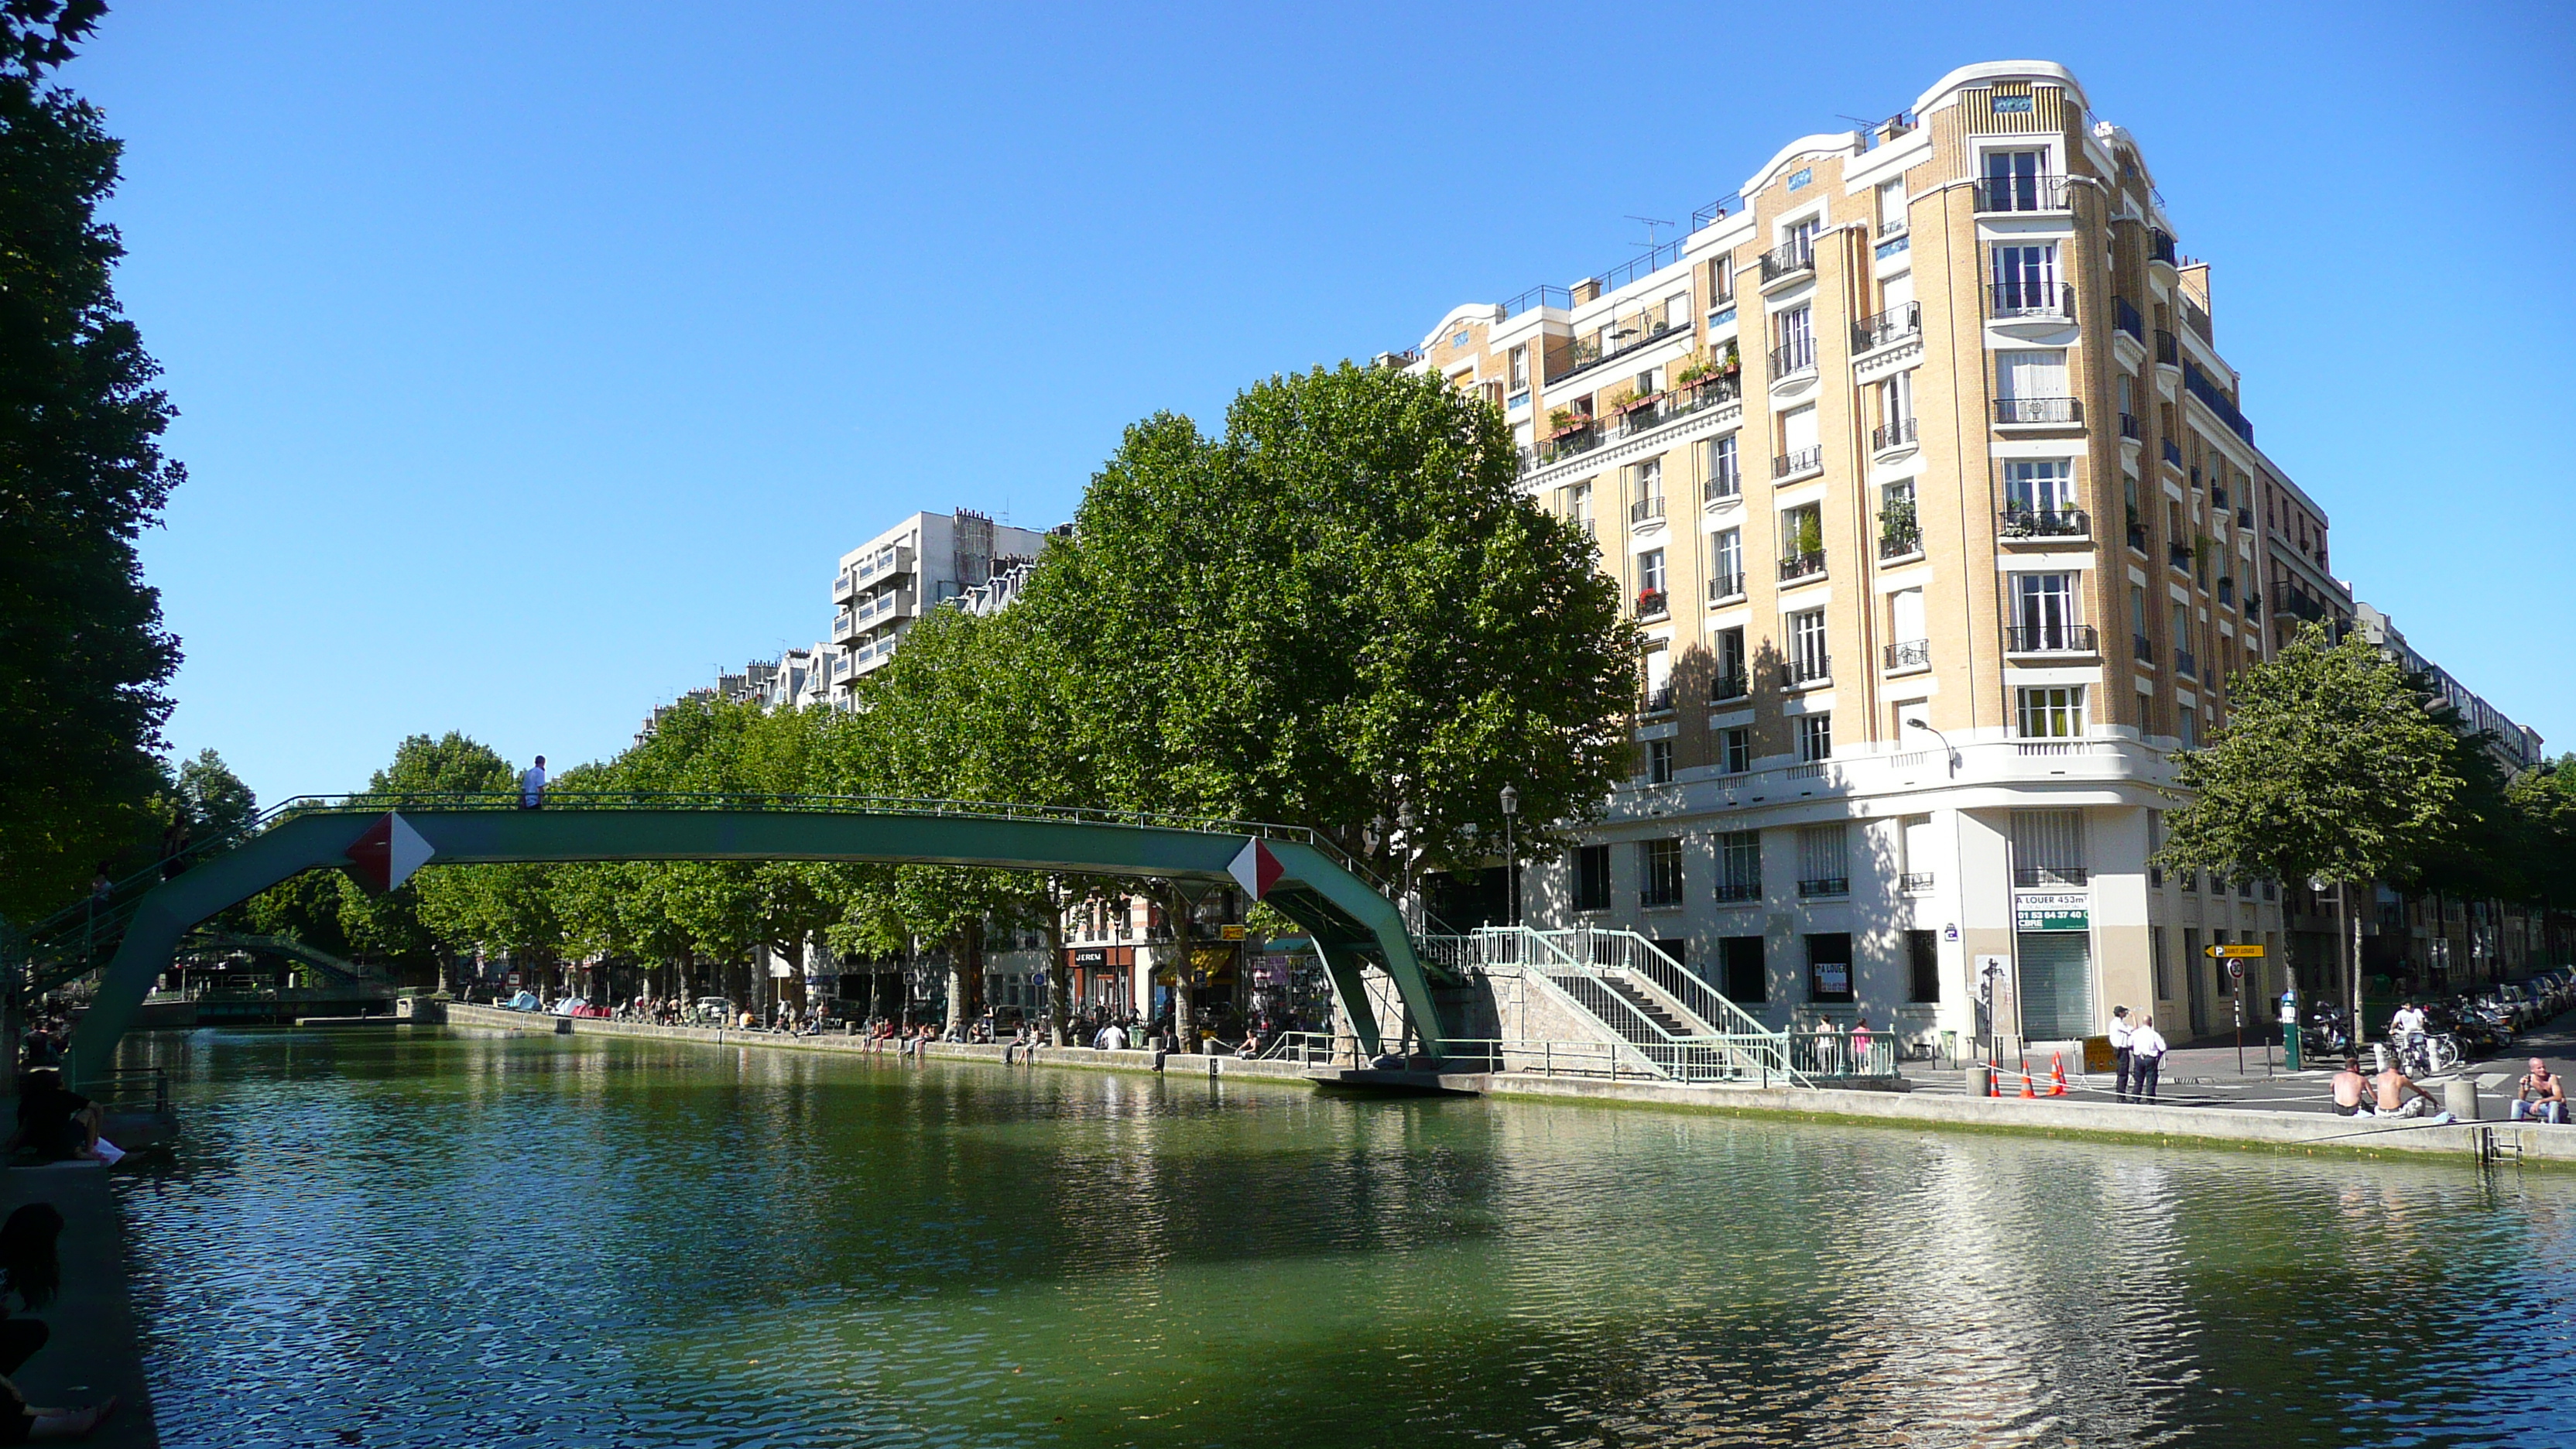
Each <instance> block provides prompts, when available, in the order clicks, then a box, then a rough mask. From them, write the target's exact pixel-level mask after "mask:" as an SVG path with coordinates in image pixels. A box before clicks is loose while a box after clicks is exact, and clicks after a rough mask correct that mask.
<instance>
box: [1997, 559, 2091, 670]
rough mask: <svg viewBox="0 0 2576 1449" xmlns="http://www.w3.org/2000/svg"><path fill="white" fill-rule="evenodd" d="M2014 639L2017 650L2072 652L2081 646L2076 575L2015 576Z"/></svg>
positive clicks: (2013, 587) (2011, 643) (2012, 639)
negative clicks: (2076, 630) (2078, 637)
mask: <svg viewBox="0 0 2576 1449" xmlns="http://www.w3.org/2000/svg"><path fill="white" fill-rule="evenodd" d="M2011 578H2012V611H2013V629H2012V638H2011V639H2010V640H2008V641H2006V642H2008V643H2009V644H2010V645H2011V647H2012V648H2014V649H2016V650H2025V651H2027V650H2034V649H2073V648H2076V647H2077V646H2078V643H2079V641H2078V639H2077V636H2076V632H2075V575H2073V574H2013V575H2011Z"/></svg>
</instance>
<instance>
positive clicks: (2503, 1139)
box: [447, 1003, 2576, 1166]
mask: <svg viewBox="0 0 2576 1449" xmlns="http://www.w3.org/2000/svg"><path fill="white" fill-rule="evenodd" d="M447 1018H448V1021H449V1022H450V1023H451V1024H453V1025H456V1026H462V1027H473V1028H487V1029H501V1030H508V1031H515V1032H536V1033H549V1034H556V1035H580V1036H590V1035H598V1036H630V1037H647V1038H662V1039H676V1040H688V1041H697V1042H701V1043H706V1044H709V1045H719V1046H728V1047H735V1048H740V1049H746V1050H748V1049H753V1048H759V1049H763V1050H783V1051H799V1050H801V1051H822V1052H835V1053H862V1052H865V1051H867V1050H868V1043H867V1042H866V1040H865V1039H864V1038H860V1037H846V1036H830V1035H824V1036H810V1037H800V1036H787V1035H782V1034H779V1033H776V1032H763V1031H753V1032H744V1031H739V1030H720V1029H716V1028H710V1027H688V1026H662V1025H656V1024H651V1023H644V1022H621V1021H613V1020H597V1019H586V1018H585V1019H575V1018H570V1017H548V1016H536V1015H531V1014H529V1013H526V1012H515V1011H503V1010H499V1009H497V1008H493V1007H483V1006H471V1005H465V1004H461V1003H450V1004H449V1005H448V1007H447ZM927 1050H928V1053H929V1055H930V1056H932V1057H934V1058H940V1059H958V1060H982V1061H988V1062H991V1063H993V1064H995V1065H999V1064H1000V1062H1001V1058H1002V1052H1003V1048H1001V1047H999V1046H980V1045H969V1044H959V1043H952V1042H933V1043H930V1044H929V1046H928V1048H927ZM885 1055H886V1057H887V1058H888V1059H889V1060H893V1059H895V1057H894V1054H893V1053H892V1052H890V1051H889V1052H887V1053H885ZM2515 1060H2517V1061H2518V1060H2519V1058H2516V1059H2515ZM1037 1065H1040V1066H1049V1067H1075V1068H1087V1069H1093V1070H1112V1071H1134V1072H1152V1071H1154V1070H1155V1069H1156V1066H1155V1060H1154V1054H1153V1053H1151V1052H1140V1051H1117V1052H1103V1051H1096V1050H1094V1049H1092V1048H1089V1047H1051V1048H1045V1049H1043V1050H1042V1051H1041V1052H1040V1053H1039V1055H1038V1062H1037ZM1162 1070H1163V1073H1164V1074H1165V1075H1166V1076H1204V1077H1207V1078H1211V1079H1221V1078H1224V1077H1268V1078H1273V1079H1288V1080H1302V1079H1303V1078H1304V1077H1305V1076H1306V1071H1307V1069H1306V1068H1304V1067H1302V1066H1300V1065H1299V1064H1297V1063H1295V1062H1289V1061H1245V1060H1242V1059H1240V1058H1235V1057H1222V1056H1217V1057H1209V1056H1194V1055H1173V1056H1171V1057H1169V1058H1168V1059H1167V1060H1166V1061H1165V1062H1164V1063H1163V1064H1162ZM1918 1070H1920V1071H1921V1072H1922V1074H1921V1075H1920V1076H1918V1077H1914V1078H1909V1079H1908V1080H1907V1082H1906V1089H1905V1090H1900V1091H1850V1090H1840V1089H1835V1088H1789V1087H1752V1086H1733V1085H1683V1084H1679V1083H1674V1082H1666V1081H1658V1080H1650V1079H1649V1080H1641V1079H1626V1080H1609V1079H1605V1078H1602V1077H1578V1076H1566V1075H1557V1076H1547V1075H1542V1074H1539V1073H1534V1072H1519V1071H1515V1072H1509V1073H1455V1074H1448V1075H1444V1076H1443V1077H1442V1078H1441V1082H1442V1084H1443V1085H1444V1086H1449V1087H1452V1088H1454V1089H1457V1090H1461V1091H1467V1092H1474V1093H1479V1094H1486V1095H1494V1096H1530V1097H1557V1098H1573V1099H1577V1100H1583V1101H1590V1102H1597V1103H1619V1104H1623V1105H1635V1106H1653V1107H1662V1108H1671V1109H1682V1110H1707V1111H1720V1112H1740V1113H1749V1114H1760V1115H1776V1116H1782V1117H1788V1118H1793V1119H1796V1120H1801V1121H1848V1122H1853V1123H1859V1124H1867V1125H1876V1126H1920V1127H1930V1128H1951V1129H1960V1130H1968V1131H2007V1132H2037V1133H2043V1134H2047V1135H2059V1136H2082V1137H2096V1138H2104V1139H2126V1140H2134V1141H2139V1142H2141V1143H2157V1144H2168V1145H2174V1146H2197V1147H2210V1146H2240V1147H2253V1148H2265V1149H2271V1150H2282V1151H2303V1152H2317V1151H2325V1152H2341V1153H2356V1154H2365V1155H2367V1154H2377V1153H2389V1154H2405V1155H2408V1156H2418V1155H2421V1156H2430V1157H2450V1158H2454V1159H2455V1160H2458V1161H2461V1162H2470V1163H2474V1162H2485V1161H2491V1160H2494V1159H2495V1158H2496V1157H2499V1156H2502V1157H2506V1158H2511V1159H2514V1160H2518V1161H2523V1162H2531V1163H2544V1162H2545V1163H2562V1164H2566V1165H2569V1166H2576V1127H2551V1126H2543V1125H2540V1124H2536V1123H2506V1122H2503V1121H2500V1120H2499V1121H2479V1122H2468V1123H2458V1124H2450V1125H2434V1124H2430V1123H2426V1122H2422V1121H2413V1120H2408V1121H2373V1120H2371V1119H2366V1118H2364V1119H2355V1118H2348V1117H2339V1116H2335V1115H2333V1114H2332V1113H2331V1112H2330V1111H2329V1110H2328V1109H2327V1108H2326V1107H2325V1106H2324V1105H2323V1101H2324V1097H2325V1090H2326V1089H2325V1085H2324V1080H2325V1079H2324V1075H2323V1074H2319V1075H2318V1076H2317V1077H2316V1078H2315V1081H2314V1084H2313V1088H2312V1089H2311V1088H2310V1087H2309V1086H2308V1084H2307V1083H2306V1081H2305V1079H2304V1078H2301V1079H2300V1080H2298V1081H2295V1082H2291V1083H2288V1084H2284V1083H2283V1082H2281V1081H2279V1080H2278V1079H2275V1080H2274V1081H2273V1082H2271V1083H2268V1084H2264V1083H2261V1080H2260V1079H2248V1081H2247V1083H2246V1085H2247V1087H2248V1088H2249V1091H2248V1092H2247V1093H2246V1094H2245V1095H2244V1096H2242V1097H2241V1098H2239V1099H2237V1100H2229V1099H2227V1098H2226V1097H2223V1096H2219V1095H2214V1094H2207V1095H2196V1096H2183V1095H2180V1094H2177V1095H2176V1096H2174V1097H2172V1098H2170V1099H2166V1100H2160V1101H2158V1102H2156V1103H2152V1104H2131V1103H2116V1102H2113V1101H2112V1100H2111V1094H2110V1092H2109V1090H2108V1089H2109V1085H2110V1084H2109V1082H2108V1081H2107V1080H2105V1079H2101V1078H2096V1079H2094V1080H2093V1081H2092V1082H2088V1083H2087V1084H2086V1085H2085V1087H2084V1089H2083V1090H2082V1091H2080V1092H2079V1091H2077V1090H2076V1089H2075V1087H2074V1085H2073V1080H2074V1079H2073V1078H2070V1084H2069V1095H2068V1096H2065V1097H2055V1098H2052V1097H2046V1096H2042V1097H2040V1098H2038V1099H2037V1100H2025V1099H2021V1098H2020V1097H2019V1096H2018V1092H2019V1080H2018V1078H2017V1077H2016V1078H2015V1079H2014V1081H2013V1083H2012V1085H2011V1086H2010V1087H2009V1088H2007V1089H2006V1090H2008V1091H2009V1092H2011V1093H2013V1094H2014V1095H2009V1096H2003V1097H1996V1098H1978V1097H1971V1096H1968V1095H1967V1094H1966V1092H1965V1090H1964V1087H1963V1085H1962V1082H1963V1074H1961V1073H1960V1072H1958V1071H1955V1070H1945V1069H1939V1068H1930V1069H1918ZM2487 1070H2488V1071H2490V1072H2492V1071H2493V1070H2494V1068H2493V1066H2492V1065H2488V1066H2487ZM2516 1070H2517V1071H2518V1070H2519V1068H2517V1069H2516ZM2035 1079H2036V1083H2037V1086H2036V1089H2037V1090H2038V1091H2041V1092H2045V1091H2046V1090H2047V1086H2048V1083H2047V1079H2046V1077H2045V1073H2044V1069H2043V1071H2042V1072H2041V1073H2037V1074H2035ZM2507 1080H2508V1081H2510V1078H2509V1077H2508V1079H2507ZM2256 1085H2262V1086H2263V1087H2264V1090H2265V1092H2266V1094H2267V1097H2266V1099H2261V1100H2258V1099H2256V1098H2255V1097H2254V1096H2253V1095H2252V1093H2251V1091H2250V1089H2251V1088H2253V1087H2254V1086H2256ZM2192 1090H2193V1091H2194V1092H2197V1093H2206V1092H2207V1089H2206V1087H2205V1086H2204V1085H2203V1084H2193V1086H2192ZM2434 1090H2436V1091H2437V1092H2438V1091H2439V1087H2438V1085H2437V1086H2436V1087H2435V1088H2434ZM2509 1095H2510V1092H2509V1091H2508V1092H2507V1093H2506V1094H2504V1095H2503V1096H2499V1095H2496V1094H2494V1093H2492V1092H2489V1091H2486V1090H2483V1089H2482V1091H2481V1105H2482V1107H2483V1108H2484V1109H2485V1113H2486V1115H2489V1116H2492V1117H2494V1118H2499V1119H2500V1118H2502V1117H2503V1116H2504V1115H2505V1108H2504V1105H2503V1104H2504V1100H2505V1097H2506V1096H2509Z"/></svg>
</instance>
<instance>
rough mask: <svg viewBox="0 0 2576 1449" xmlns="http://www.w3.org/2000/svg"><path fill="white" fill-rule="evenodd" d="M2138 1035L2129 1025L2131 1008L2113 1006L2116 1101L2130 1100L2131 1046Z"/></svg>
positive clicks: (2113, 1091) (2113, 1097)
mask: <svg viewBox="0 0 2576 1449" xmlns="http://www.w3.org/2000/svg"><path fill="white" fill-rule="evenodd" d="M2136 1036H2137V1033H2136V1030H2135V1029H2134V1028H2132V1027H2131V1026H2130V1025H2129V1008H2127V1007H2125V1006H2115V1007H2112V1008H2111V1067H2112V1070H2113V1071H2114V1072H2115V1073H2116V1076H2115V1077H2114V1079H2113V1081H2114V1085H2113V1087H2112V1099H2113V1100H2114V1101H2120V1102H2125V1101H2127V1100H2129V1046H2130V1044H2131V1043H2132V1042H2133V1041H2134V1040H2135V1039H2136Z"/></svg>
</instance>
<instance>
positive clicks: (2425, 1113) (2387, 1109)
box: [2376, 1064, 2451, 1126]
mask: <svg viewBox="0 0 2576 1449" xmlns="http://www.w3.org/2000/svg"><path fill="white" fill-rule="evenodd" d="M2377 1085H2378V1089H2379V1111H2378V1113H2377V1114H2376V1115H2378V1116H2381V1117H2429V1118H2431V1119H2432V1120H2433V1124H2434V1125H2435V1126H2439V1125H2441V1124H2442V1123H2445V1122H2448V1121H2450V1120H2451V1114H2450V1113H2448V1112H2445V1111H2443V1110H2442V1103H2441V1100H2440V1099H2439V1098H2437V1097H2435V1096H2434V1095H2433V1094H2432V1093H2430V1092H2428V1091H2425V1090H2424V1089H2423V1088H2422V1087H2419V1086H2417V1085H2415V1079H2414V1078H2412V1077H2409V1076H2407V1075H2406V1073H2404V1072H2403V1071H2400V1070H2398V1068H2397V1067H2396V1066H2395V1065H2393V1064H2392V1065H2391V1066H2390V1067H2389V1068H2388V1070H2387V1071H2384V1072H2381V1073H2380V1074H2379V1080H2378V1083H2377Z"/></svg>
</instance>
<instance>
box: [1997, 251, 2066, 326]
mask: <svg viewBox="0 0 2576 1449" xmlns="http://www.w3.org/2000/svg"><path fill="white" fill-rule="evenodd" d="M1993 267H1994V281H1995V295H1994V309H1995V315H1996V316H1998V317H2019V316H2024V315H2027V314H2030V313H2043V314H2048V315H2054V314H2056V312H2057V311H2058V292H2057V243H2055V242H2041V243H2038V244H2036V245H2031V246H2009V247H2002V246H1999V247H1997V248H1995V250H1994V257H1993Z"/></svg>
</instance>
